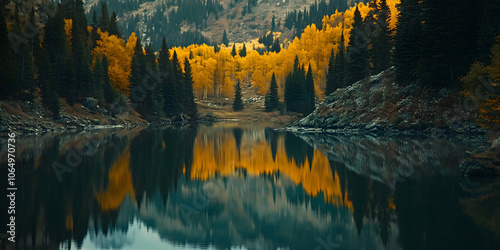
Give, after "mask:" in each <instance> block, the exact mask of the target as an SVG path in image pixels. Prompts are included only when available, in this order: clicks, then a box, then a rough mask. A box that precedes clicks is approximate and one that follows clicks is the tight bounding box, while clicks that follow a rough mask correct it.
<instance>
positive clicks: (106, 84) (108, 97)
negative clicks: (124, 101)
mask: <svg viewBox="0 0 500 250" xmlns="http://www.w3.org/2000/svg"><path fill="white" fill-rule="evenodd" d="M108 69H109V62H108V58H107V57H106V55H103V57H102V86H103V92H104V101H105V102H106V103H110V104H111V103H114V102H115V101H116V100H117V99H118V95H119V93H118V91H117V90H116V89H115V88H114V87H113V86H111V79H110V78H109V70H108Z"/></svg>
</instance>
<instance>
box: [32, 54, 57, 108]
mask: <svg viewBox="0 0 500 250" xmlns="http://www.w3.org/2000/svg"><path fill="white" fill-rule="evenodd" d="M37 69H38V82H39V84H40V90H41V96H42V104H43V106H44V107H45V108H47V109H48V110H50V111H51V112H52V114H53V116H54V117H59V111H60V109H61V104H60V102H59V95H58V94H57V93H56V92H55V91H54V84H55V83H56V78H55V76H54V72H53V69H52V64H51V63H50V58H49V53H48V51H47V49H46V48H42V49H41V50H40V53H39V55H38V57H37Z"/></svg>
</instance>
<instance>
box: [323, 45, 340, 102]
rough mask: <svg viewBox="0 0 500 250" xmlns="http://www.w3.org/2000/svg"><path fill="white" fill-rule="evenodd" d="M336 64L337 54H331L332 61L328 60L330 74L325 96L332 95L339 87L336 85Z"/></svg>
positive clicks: (328, 73) (327, 75) (327, 76)
mask: <svg viewBox="0 0 500 250" xmlns="http://www.w3.org/2000/svg"><path fill="white" fill-rule="evenodd" d="M334 64H335V54H334V53H333V49H332V52H330V59H329V60H328V72H327V74H326V87H325V95H326V96H328V95H330V94H331V93H333V92H335V90H337V88H338V86H337V85H336V81H335V76H334V70H335V68H334Z"/></svg>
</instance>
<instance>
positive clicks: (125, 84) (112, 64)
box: [92, 29, 137, 95]
mask: <svg viewBox="0 0 500 250" xmlns="http://www.w3.org/2000/svg"><path fill="white" fill-rule="evenodd" d="M97 34H99V36H100V40H98V41H97V46H96V47H95V48H94V50H93V52H92V53H93V54H94V55H106V57H107V58H108V61H109V68H108V70H109V78H110V79H111V84H112V85H113V86H114V87H115V88H116V89H118V90H119V91H120V92H121V93H123V94H124V95H129V93H130V88H129V87H130V81H129V78H130V74H131V71H132V69H131V67H132V57H133V55H134V47H135V43H136V42H137V37H136V36H135V34H134V33H132V34H131V35H130V37H129V38H128V40H127V43H126V44H125V41H123V39H121V38H119V37H117V36H116V35H111V36H110V35H109V33H108V32H102V31H101V29H98V30H97Z"/></svg>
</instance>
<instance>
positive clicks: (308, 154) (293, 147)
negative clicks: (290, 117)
mask: <svg viewBox="0 0 500 250" xmlns="http://www.w3.org/2000/svg"><path fill="white" fill-rule="evenodd" d="M285 151H286V156H287V157H288V160H289V161H291V160H295V164H297V166H302V165H303V164H304V163H305V162H306V159H307V160H308V162H309V167H311V166H312V161H313V156H314V148H313V147H311V146H310V145H309V144H307V143H306V142H305V141H303V140H302V139H300V138H298V137H297V136H295V135H294V134H292V133H286V134H285Z"/></svg>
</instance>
